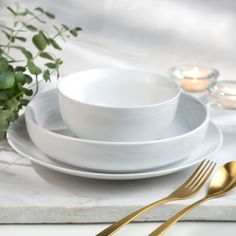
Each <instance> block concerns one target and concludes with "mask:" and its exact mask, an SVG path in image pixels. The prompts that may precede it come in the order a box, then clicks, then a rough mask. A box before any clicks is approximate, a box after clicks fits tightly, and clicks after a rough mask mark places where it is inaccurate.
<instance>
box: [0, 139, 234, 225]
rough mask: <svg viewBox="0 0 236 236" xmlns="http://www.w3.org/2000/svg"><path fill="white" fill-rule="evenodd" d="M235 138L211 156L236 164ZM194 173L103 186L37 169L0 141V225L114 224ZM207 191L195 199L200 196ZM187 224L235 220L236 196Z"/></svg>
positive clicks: (161, 213) (172, 208)
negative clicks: (233, 161) (234, 161)
mask: <svg viewBox="0 0 236 236" xmlns="http://www.w3.org/2000/svg"><path fill="white" fill-rule="evenodd" d="M235 140H236V134H224V144H223V147H222V148H221V150H220V151H219V152H218V153H217V154H216V155H215V156H214V157H213V159H215V160H216V161H217V162H218V163H219V164H220V163H223V162H226V161H229V160H236V149H235ZM192 171H193V170H192V169H189V170H186V171H184V172H180V173H176V174H172V175H168V176H164V177H158V178H152V179H145V180H135V181H134V180H133V181H104V180H93V179H86V178H80V177H75V176H69V175H65V174H61V173H57V172H54V171H52V170H49V169H46V168H43V167H40V166H38V165H36V164H33V163H31V162H30V161H28V160H27V159H25V158H23V157H21V156H20V155H19V154H17V153H15V152H14V151H13V150H12V149H11V148H10V147H9V145H8V143H7V142H6V141H5V142H2V143H1V149H0V189H1V192H0V200H1V201H0V223H94V222H99V223H101V222H112V221H116V220H117V219H119V218H121V217H122V216H125V215H126V214H128V213H129V212H131V211H133V210H135V209H137V208H139V207H142V206H144V205H146V204H148V203H150V202H152V201H155V200H157V199H159V198H161V197H164V196H165V195H166V194H168V193H170V192H171V191H172V190H173V189H174V188H175V187H176V186H178V185H179V184H180V183H181V182H183V181H184V180H185V179H186V177H187V176H188V175H190V174H191V172H192ZM205 192H206V188H205V189H204V190H203V191H202V192H201V193H200V194H199V195H198V196H197V197H195V199H198V198H199V197H201V196H203V195H204V194H205ZM193 200H194V199H190V200H186V201H181V202H180V201H179V202H173V203H170V204H167V205H165V206H160V207H159V208H157V209H154V210H152V211H150V212H149V213H147V214H145V215H144V216H142V217H140V218H138V220H139V221H161V220H165V219H167V218H168V217H170V216H171V215H172V214H174V213H175V212H176V211H178V210H180V209H181V208H183V207H184V206H186V205H188V204H189V203H190V202H192V201H193ZM184 219H185V220H211V221H216V220H219V221H236V191H232V192H231V193H230V194H228V195H227V196H225V197H223V198H219V199H216V200H212V201H210V202H207V203H205V204H203V205H201V206H199V207H198V208H196V209H195V210H193V211H192V212H191V213H190V214H188V215H187V216H186V217H185V218H184Z"/></svg>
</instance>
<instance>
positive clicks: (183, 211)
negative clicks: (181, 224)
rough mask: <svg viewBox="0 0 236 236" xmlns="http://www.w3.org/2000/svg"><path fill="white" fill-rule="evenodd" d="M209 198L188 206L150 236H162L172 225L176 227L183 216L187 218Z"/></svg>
mask: <svg viewBox="0 0 236 236" xmlns="http://www.w3.org/2000/svg"><path fill="white" fill-rule="evenodd" d="M207 200H208V198H202V199H201V200H199V201H197V202H194V203H193V204H191V205H190V206H187V207H186V208H184V209H183V210H181V211H180V212H178V213H177V214H176V215H174V216H172V217H171V218H170V219H169V220H167V221H166V222H165V223H163V224H162V225H160V226H159V227H158V228H157V229H155V230H154V231H153V232H152V233H151V234H149V236H160V235H162V234H163V233H164V232H165V231H167V230H168V229H169V228H170V227H171V226H172V225H174V224H175V223H176V222H177V221H178V220H179V219H181V218H182V217H183V216H185V215H186V214H187V213H188V212H189V211H191V210H192V209H193V208H194V207H196V206H198V205H200V204H201V203H202V202H205V201H207Z"/></svg>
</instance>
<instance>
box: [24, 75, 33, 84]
mask: <svg viewBox="0 0 236 236" xmlns="http://www.w3.org/2000/svg"><path fill="white" fill-rule="evenodd" d="M24 75H25V79H26V83H27V84H30V83H31V82H32V81H33V79H32V77H31V76H30V75H27V74H24Z"/></svg>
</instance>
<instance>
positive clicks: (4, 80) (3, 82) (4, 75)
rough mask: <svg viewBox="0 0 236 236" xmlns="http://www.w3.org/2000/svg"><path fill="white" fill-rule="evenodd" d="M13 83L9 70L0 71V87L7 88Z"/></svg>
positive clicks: (12, 74)
mask: <svg viewBox="0 0 236 236" xmlns="http://www.w3.org/2000/svg"><path fill="white" fill-rule="evenodd" d="M14 83H15V76H14V73H13V72H11V71H3V72H0V89H8V88H11V87H13V85H14Z"/></svg>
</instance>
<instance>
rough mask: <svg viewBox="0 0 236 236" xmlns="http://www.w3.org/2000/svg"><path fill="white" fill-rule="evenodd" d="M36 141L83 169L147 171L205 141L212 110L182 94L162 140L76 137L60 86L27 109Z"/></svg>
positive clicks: (28, 124) (54, 155) (45, 150)
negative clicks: (67, 123) (65, 113)
mask: <svg viewBox="0 0 236 236" xmlns="http://www.w3.org/2000/svg"><path fill="white" fill-rule="evenodd" d="M25 119H26V127H27V130H28V133H29V136H30V138H31V140H32V142H33V143H34V144H35V146H36V147H37V148H38V149H39V150H40V151H41V152H43V153H45V154H46V155H48V156H50V157H52V158H54V159H56V160H58V161H61V162H64V163H67V164H70V165H73V166H77V167H80V168H83V169H89V170H93V171H100V172H110V173H114V172H116V173H125V172H126V173H129V172H137V171H146V170H150V169H153V168H158V167H161V166H164V165H167V164H171V163H174V162H176V161H180V160H181V159H183V158H185V157H186V156H187V155H189V154H190V153H192V152H193V151H194V150H195V149H196V148H197V147H198V146H199V145H200V144H201V143H202V141H203V139H204V137H205V134H206V132H207V127H208V123H209V116H208V112H207V110H206V108H205V106H204V105H203V104H202V103H200V102H199V101H198V100H197V99H195V98H194V97H192V96H189V95H186V94H181V96H180V101H179V105H178V108H177V112H176V116H175V118H174V121H173V122H172V124H171V125H170V126H169V127H168V129H167V130H166V132H165V134H164V135H163V136H162V137H161V138H160V139H157V140H151V141H142V142H141V141H140V142H107V141H97V140H88V139H82V138H77V137H74V136H73V134H72V132H70V131H69V130H68V129H67V128H66V126H65V124H64V122H63V121H62V118H61V112H60V108H59V103H58V94H57V91H56V90H51V91H48V92H46V93H43V94H41V95H39V96H36V97H35V98H34V99H33V101H31V102H30V104H29V105H28V106H27V108H26V111H25Z"/></svg>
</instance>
